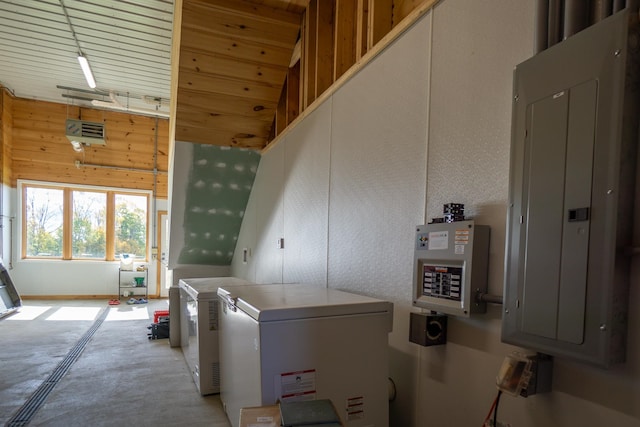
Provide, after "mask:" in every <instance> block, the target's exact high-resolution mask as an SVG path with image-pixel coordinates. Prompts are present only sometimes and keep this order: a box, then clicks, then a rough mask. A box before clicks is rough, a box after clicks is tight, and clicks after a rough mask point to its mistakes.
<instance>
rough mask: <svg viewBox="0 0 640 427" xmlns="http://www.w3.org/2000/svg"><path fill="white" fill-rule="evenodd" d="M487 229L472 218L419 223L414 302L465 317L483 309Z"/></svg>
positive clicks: (485, 280)
mask: <svg viewBox="0 0 640 427" xmlns="http://www.w3.org/2000/svg"><path fill="white" fill-rule="evenodd" d="M489 235H490V229H489V227H488V226H486V225H476V224H475V223H474V221H472V220H466V221H454V222H450V223H446V222H443V223H433V224H425V225H419V226H418V227H417V228H416V238H415V251H414V253H415V255H414V262H413V269H414V280H413V283H414V286H413V290H414V292H413V305H414V306H416V307H422V308H426V309H429V310H433V311H437V312H440V313H444V314H451V315H456V316H464V317H468V316H469V315H471V313H484V312H485V311H486V303H484V302H477V301H476V299H475V296H476V294H477V293H486V292H487V273H488V263H489Z"/></svg>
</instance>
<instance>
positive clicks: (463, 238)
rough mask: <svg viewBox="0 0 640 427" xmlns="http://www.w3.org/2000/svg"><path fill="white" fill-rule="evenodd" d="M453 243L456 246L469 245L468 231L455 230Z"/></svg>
mask: <svg viewBox="0 0 640 427" xmlns="http://www.w3.org/2000/svg"><path fill="white" fill-rule="evenodd" d="M455 241H456V242H455V243H456V245H466V244H467V243H469V230H456V235H455ZM456 253H457V252H456Z"/></svg>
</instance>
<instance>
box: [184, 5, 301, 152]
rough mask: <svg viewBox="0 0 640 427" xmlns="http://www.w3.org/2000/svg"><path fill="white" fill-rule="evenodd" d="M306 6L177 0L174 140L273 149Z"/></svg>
mask: <svg viewBox="0 0 640 427" xmlns="http://www.w3.org/2000/svg"><path fill="white" fill-rule="evenodd" d="M307 4H308V0H177V1H176V3H175V5H176V12H175V14H174V55H175V54H176V52H179V61H176V58H175V56H174V58H173V72H172V86H173V88H172V95H171V96H172V98H174V102H175V116H174V118H173V119H174V120H175V140H176V141H185V142H193V143H203V144H214V145H221V146H233V147H243V148H252V149H261V148H263V147H264V146H265V145H266V144H267V142H268V137H269V133H270V132H271V129H272V126H273V120H274V117H275V113H276V107H277V103H278V99H279V97H280V93H281V91H282V87H283V84H284V82H285V78H286V75H287V70H288V68H289V63H290V61H291V57H292V53H293V50H294V47H295V45H296V41H297V40H298V37H299V33H300V25H301V19H302V13H303V12H304V10H305V8H306V7H307ZM176 43H178V45H177V46H176Z"/></svg>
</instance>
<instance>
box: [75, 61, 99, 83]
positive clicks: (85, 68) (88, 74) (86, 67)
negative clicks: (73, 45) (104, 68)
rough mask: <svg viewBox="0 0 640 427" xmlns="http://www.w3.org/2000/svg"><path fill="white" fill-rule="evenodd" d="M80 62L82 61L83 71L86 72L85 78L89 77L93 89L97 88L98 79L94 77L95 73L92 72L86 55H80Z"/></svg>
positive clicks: (88, 80)
mask: <svg viewBox="0 0 640 427" xmlns="http://www.w3.org/2000/svg"><path fill="white" fill-rule="evenodd" d="M78 62H79V63H80V67H81V68H82V72H83V73H84V78H85V79H87V84H88V85H89V87H90V88H91V89H95V87H96V79H94V78H93V73H92V72H91V67H90V66H89V61H87V58H86V57H84V56H82V55H78Z"/></svg>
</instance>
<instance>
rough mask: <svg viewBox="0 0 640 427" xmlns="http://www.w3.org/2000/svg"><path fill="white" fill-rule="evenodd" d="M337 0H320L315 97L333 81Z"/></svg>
mask: <svg viewBox="0 0 640 427" xmlns="http://www.w3.org/2000/svg"><path fill="white" fill-rule="evenodd" d="M335 1H336V0H318V16H317V26H316V35H317V36H316V37H317V40H316V76H315V77H316V80H315V98H318V97H319V96H320V95H321V94H322V93H323V92H324V91H325V90H327V89H328V88H329V87H330V86H331V84H332V83H333V76H334V73H333V62H334V43H333V40H334V29H333V23H334V7H335Z"/></svg>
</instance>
